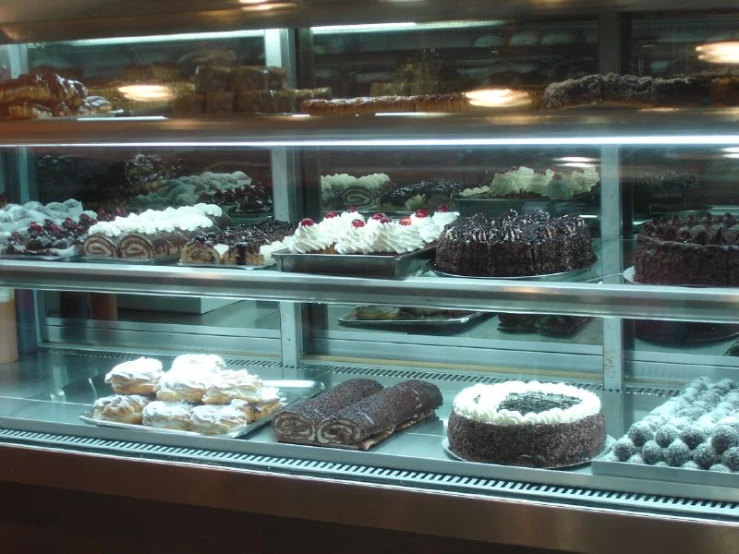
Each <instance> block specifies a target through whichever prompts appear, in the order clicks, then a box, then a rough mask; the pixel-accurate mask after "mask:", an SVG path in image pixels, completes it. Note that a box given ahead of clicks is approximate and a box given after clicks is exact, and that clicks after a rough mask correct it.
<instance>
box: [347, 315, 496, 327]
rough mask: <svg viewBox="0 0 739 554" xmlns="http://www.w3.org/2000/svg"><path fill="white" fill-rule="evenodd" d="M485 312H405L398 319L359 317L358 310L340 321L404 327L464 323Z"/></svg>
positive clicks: (353, 324) (363, 325) (351, 323)
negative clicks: (444, 313)
mask: <svg viewBox="0 0 739 554" xmlns="http://www.w3.org/2000/svg"><path fill="white" fill-rule="evenodd" d="M483 315H485V312H470V313H468V314H465V315H461V316H456V317H455V316H444V315H430V316H421V315H415V314H403V313H402V312H401V314H400V317H398V319H359V318H358V317H357V315H356V312H350V313H348V314H346V315H345V316H342V317H340V318H339V323H340V324H341V325H345V326H347V327H404V326H406V327H407V326H416V325H434V326H439V325H464V324H465V323H469V322H470V321H474V320H477V319H479V318H480V317H482V316H483Z"/></svg>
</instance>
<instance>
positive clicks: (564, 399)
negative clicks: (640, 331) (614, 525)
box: [447, 381, 606, 467]
mask: <svg viewBox="0 0 739 554" xmlns="http://www.w3.org/2000/svg"><path fill="white" fill-rule="evenodd" d="M447 438H448V440H449V448H450V449H451V451H452V452H453V453H455V454H456V455H457V456H459V457H461V458H464V459H465V460H469V461H473V462H488V463H496V464H505V465H521V466H530V467H566V466H570V465H576V464H580V463H585V462H589V461H590V460H592V459H593V458H594V457H595V456H597V455H598V454H599V453H600V452H601V451H602V450H603V447H604V446H605V442H606V426H605V418H604V416H603V411H602V409H601V403H600V399H599V398H598V397H597V396H596V395H595V394H593V393H592V392H589V391H586V390H583V389H580V388H577V387H573V386H570V385H565V384H564V383H538V382H536V381H533V382H530V383H524V382H522V381H508V382H506V383H500V384H496V385H482V384H479V385H475V386H473V387H469V388H466V389H464V390H463V391H462V392H461V393H459V394H458V395H457V397H456V398H455V399H454V405H453V407H452V413H451V416H450V417H449V425H448V429H447Z"/></svg>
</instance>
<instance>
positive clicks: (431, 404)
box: [316, 380, 442, 450]
mask: <svg viewBox="0 0 739 554" xmlns="http://www.w3.org/2000/svg"><path fill="white" fill-rule="evenodd" d="M441 404H442V397H441V391H439V388H438V387H437V386H436V385H432V384H431V383H426V382H424V381H415V380H414V381H404V382H402V383H399V384H397V385H395V386H394V387H390V388H387V389H383V390H381V391H380V392H378V393H377V394H374V395H372V396H370V397H368V398H365V399H364V400H360V401H359V402H357V403H356V404H352V405H350V406H348V407H346V408H344V409H342V410H341V411H339V412H337V413H335V414H333V415H331V416H330V417H328V418H327V419H326V420H325V421H323V422H322V423H321V424H320V425H319V426H318V430H317V433H316V438H317V440H318V442H319V443H321V444H327V445H342V446H356V447H359V448H362V449H364V450H366V449H368V448H369V447H370V446H372V445H373V444H376V443H378V442H380V441H382V440H384V439H385V438H387V437H389V436H390V435H391V434H392V433H393V432H395V431H396V430H401V429H405V428H406V427H410V426H411V425H413V424H415V423H417V422H419V421H422V420H424V419H426V418H428V417H429V416H431V415H432V414H433V413H434V410H435V409H436V408H438V407H439V406H441Z"/></svg>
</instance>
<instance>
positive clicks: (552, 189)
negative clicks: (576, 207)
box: [546, 173, 575, 200]
mask: <svg viewBox="0 0 739 554" xmlns="http://www.w3.org/2000/svg"><path fill="white" fill-rule="evenodd" d="M546 195H547V196H548V197H549V198H551V199H552V200H569V199H570V198H572V197H573V196H574V195H575V189H574V187H573V183H572V179H571V176H570V175H566V174H564V173H555V174H554V176H553V177H552V180H551V181H549V184H547V192H546Z"/></svg>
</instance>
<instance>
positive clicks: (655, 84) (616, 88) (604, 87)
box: [541, 73, 708, 110]
mask: <svg viewBox="0 0 739 554" xmlns="http://www.w3.org/2000/svg"><path fill="white" fill-rule="evenodd" d="M707 92H708V90H707V88H706V86H705V85H704V84H702V83H701V82H700V81H698V80H697V79H693V78H690V77H674V78H670V79H662V78H659V77H636V76H634V75H617V74H615V73H609V74H608V75H586V76H585V77H581V78H580V79H569V80H567V81H562V82H558V83H552V84H551V85H549V86H548V87H547V88H546V90H545V91H544V96H543V98H542V103H541V107H542V109H545V110H561V109H566V108H578V107H582V106H594V105H609V106H617V107H629V108H649V107H687V106H701V105H702V104H703V98H704V96H706V93H707Z"/></svg>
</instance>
